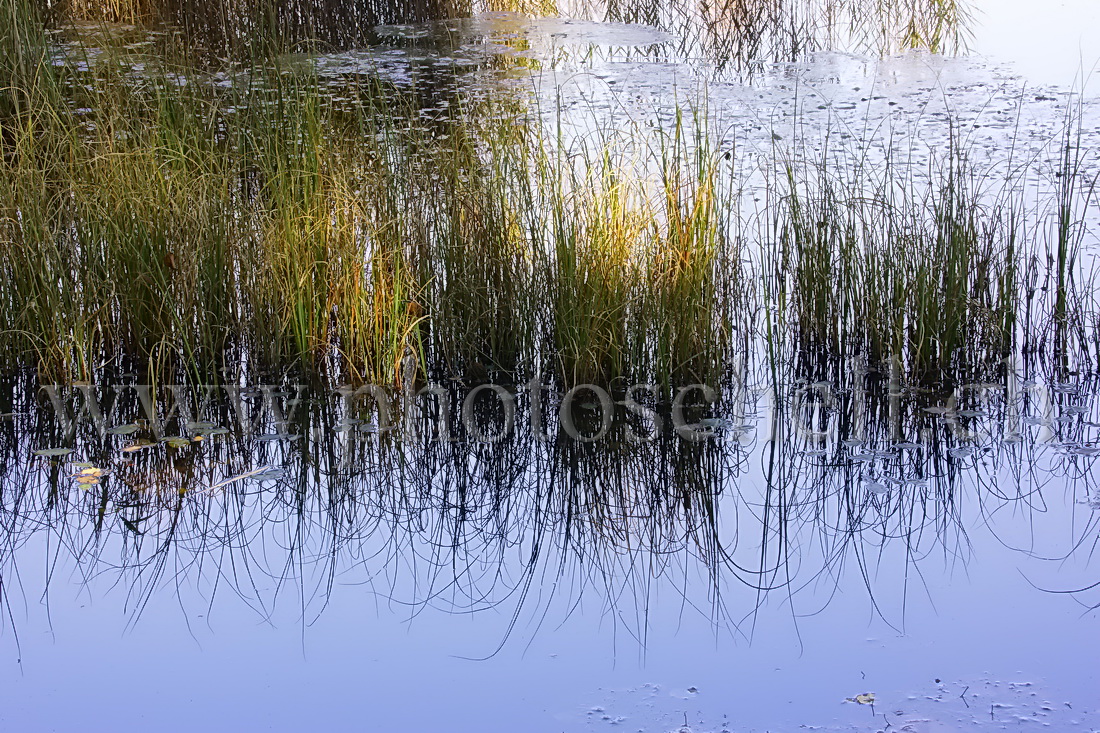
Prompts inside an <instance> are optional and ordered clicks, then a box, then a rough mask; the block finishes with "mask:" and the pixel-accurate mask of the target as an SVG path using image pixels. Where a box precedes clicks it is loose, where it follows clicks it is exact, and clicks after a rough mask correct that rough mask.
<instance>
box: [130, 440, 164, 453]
mask: <svg viewBox="0 0 1100 733" xmlns="http://www.w3.org/2000/svg"><path fill="white" fill-rule="evenodd" d="M154 445H156V443H149V442H139V443H134V444H133V445H128V446H126V447H125V448H123V449H122V452H123V453H133V452H135V451H139V450H145V449H146V448H152V447H153V446H154Z"/></svg>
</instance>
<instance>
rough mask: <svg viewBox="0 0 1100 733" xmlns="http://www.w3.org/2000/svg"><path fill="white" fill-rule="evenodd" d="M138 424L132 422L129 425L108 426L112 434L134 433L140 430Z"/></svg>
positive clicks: (108, 430)
mask: <svg viewBox="0 0 1100 733" xmlns="http://www.w3.org/2000/svg"><path fill="white" fill-rule="evenodd" d="M140 429H141V428H139V427H138V426H137V425H136V424H134V423H130V424H128V425H116V426H115V427H113V428H107V432H108V433H110V434H111V435H133V434H134V433H136V432H137V431H138V430H140Z"/></svg>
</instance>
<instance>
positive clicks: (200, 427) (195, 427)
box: [187, 422, 217, 433]
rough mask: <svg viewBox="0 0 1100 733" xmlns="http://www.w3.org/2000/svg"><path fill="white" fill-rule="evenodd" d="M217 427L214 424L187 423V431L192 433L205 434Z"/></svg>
mask: <svg viewBox="0 0 1100 733" xmlns="http://www.w3.org/2000/svg"><path fill="white" fill-rule="evenodd" d="M215 427H217V426H216V425H215V424H214V423H212V422H189V423H187V429H188V430H189V431H190V432H192V433H195V432H204V431H206V430H212V429H214V428H215Z"/></svg>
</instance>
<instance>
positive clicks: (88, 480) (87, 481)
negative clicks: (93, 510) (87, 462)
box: [76, 476, 99, 486]
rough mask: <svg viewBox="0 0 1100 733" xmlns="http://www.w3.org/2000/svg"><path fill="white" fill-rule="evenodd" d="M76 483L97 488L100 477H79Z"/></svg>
mask: <svg viewBox="0 0 1100 733" xmlns="http://www.w3.org/2000/svg"><path fill="white" fill-rule="evenodd" d="M76 482H77V483H78V484H80V485H81V486H95V485H96V484H98V483H99V477H98V476H77V477H76Z"/></svg>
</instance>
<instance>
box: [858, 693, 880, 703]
mask: <svg viewBox="0 0 1100 733" xmlns="http://www.w3.org/2000/svg"><path fill="white" fill-rule="evenodd" d="M855 699H856V702H858V703H859V704H860V705H874V704H875V693H873V692H865V693H863V694H862V695H856V698H855Z"/></svg>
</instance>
